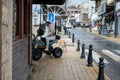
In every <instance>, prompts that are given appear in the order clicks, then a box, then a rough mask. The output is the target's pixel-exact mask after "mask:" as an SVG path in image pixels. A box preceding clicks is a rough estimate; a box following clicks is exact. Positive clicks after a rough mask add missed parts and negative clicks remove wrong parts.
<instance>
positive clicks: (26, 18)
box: [23, 0, 28, 37]
mask: <svg viewBox="0 0 120 80" xmlns="http://www.w3.org/2000/svg"><path fill="white" fill-rule="evenodd" d="M27 10H28V6H27V0H24V26H23V35H24V37H26V36H27V33H28V31H27V28H28V15H27V14H28V13H27Z"/></svg>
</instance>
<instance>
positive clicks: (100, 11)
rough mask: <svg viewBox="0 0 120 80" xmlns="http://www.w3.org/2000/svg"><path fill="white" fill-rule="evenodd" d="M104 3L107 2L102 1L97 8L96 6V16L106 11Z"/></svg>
mask: <svg viewBox="0 0 120 80" xmlns="http://www.w3.org/2000/svg"><path fill="white" fill-rule="evenodd" d="M106 4H107V3H102V4H101V5H100V6H99V8H98V16H100V15H102V14H104V13H106Z"/></svg>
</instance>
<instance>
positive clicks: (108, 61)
mask: <svg viewBox="0 0 120 80" xmlns="http://www.w3.org/2000/svg"><path fill="white" fill-rule="evenodd" d="M69 32H70V33H71V38H72V34H73V33H74V36H75V42H76V41H77V40H80V46H81V45H82V44H83V43H84V44H85V49H86V52H88V48H89V45H90V44H92V45H93V59H94V61H95V62H96V63H98V59H99V57H101V56H102V57H103V58H104V61H105V62H104V63H105V73H106V74H107V75H108V76H109V77H110V78H111V79H112V80H120V71H119V70H120V44H118V43H115V42H112V41H108V40H107V39H105V38H102V37H99V36H96V35H94V34H91V33H89V32H86V31H84V30H81V29H78V28H76V29H70V30H69Z"/></svg>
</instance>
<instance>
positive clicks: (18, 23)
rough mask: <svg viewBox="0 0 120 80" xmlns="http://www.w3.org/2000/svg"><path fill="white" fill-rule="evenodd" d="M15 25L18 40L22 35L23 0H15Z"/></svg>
mask: <svg viewBox="0 0 120 80" xmlns="http://www.w3.org/2000/svg"><path fill="white" fill-rule="evenodd" d="M15 5H16V10H15V15H14V16H15V26H16V33H15V35H16V40H18V39H20V38H21V37H22V7H21V5H22V0H15Z"/></svg>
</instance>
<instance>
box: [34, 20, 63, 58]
mask: <svg viewBox="0 0 120 80" xmlns="http://www.w3.org/2000/svg"><path fill="white" fill-rule="evenodd" d="M59 39H60V36H58V35H55V32H54V28H53V27H52V26H51V25H50V22H48V21H47V22H46V29H45V30H43V29H41V28H39V29H38V30H37V36H35V38H34V39H33V40H32V46H33V47H32V58H33V60H39V59H40V58H41V57H42V53H43V52H44V53H46V54H47V55H51V54H53V56H54V57H55V58H60V57H61V56H62V53H63V52H62V49H61V48H60V47H55V48H53V46H52V45H53V44H54V43H57V41H58V40H59Z"/></svg>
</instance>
